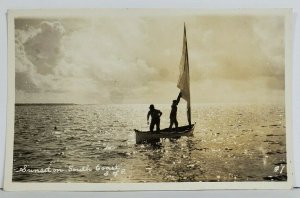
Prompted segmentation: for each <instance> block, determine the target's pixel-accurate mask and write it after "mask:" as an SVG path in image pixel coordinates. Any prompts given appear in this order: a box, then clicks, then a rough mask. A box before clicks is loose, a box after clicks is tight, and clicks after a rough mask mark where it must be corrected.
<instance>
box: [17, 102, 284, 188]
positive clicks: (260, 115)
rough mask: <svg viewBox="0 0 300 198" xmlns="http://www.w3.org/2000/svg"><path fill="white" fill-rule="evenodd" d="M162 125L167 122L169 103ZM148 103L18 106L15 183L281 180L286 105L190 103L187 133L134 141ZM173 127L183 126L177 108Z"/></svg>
mask: <svg viewBox="0 0 300 198" xmlns="http://www.w3.org/2000/svg"><path fill="white" fill-rule="evenodd" d="M155 108H156V109H159V110H161V111H162V113H163V115H162V117H161V128H165V127H168V126H169V113H170V110H171V106H170V105H166V104H156V105H155ZM148 111H149V105H148V104H138V105H133V104H128V105H123V104H122V105H121V104H120V105H78V104H17V105H15V125H14V126H15V129H14V152H13V181H14V182H62V183H66V182H72V183H76V182H78V183H147V182H234V181H240V182H241V181H245V182H246V181H270V182H277V181H286V180H287V164H286V126H285V108H284V105H282V104H280V105H278V104H267V105H266V104H193V105H192V122H193V123H196V127H195V130H194V136H192V137H181V138H180V139H161V141H160V142H159V143H156V144H136V142H135V141H136V140H135V132H134V129H138V130H148V129H149V125H147V113H148ZM177 116H178V122H179V125H180V126H181V125H186V124H187V117H186V107H185V106H184V104H182V105H179V107H178V113H177Z"/></svg>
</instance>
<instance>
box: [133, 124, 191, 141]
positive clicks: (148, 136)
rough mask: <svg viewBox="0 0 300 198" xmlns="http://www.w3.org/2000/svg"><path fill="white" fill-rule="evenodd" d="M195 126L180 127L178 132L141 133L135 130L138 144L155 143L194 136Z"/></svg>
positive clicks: (173, 130)
mask: <svg viewBox="0 0 300 198" xmlns="http://www.w3.org/2000/svg"><path fill="white" fill-rule="evenodd" d="M195 125H196V123H195V124H192V125H186V126H181V127H178V128H177V130H175V129H174V128H173V129H169V128H165V129H162V130H160V131H159V132H156V131H153V132H150V131H139V130H137V129H134V131H135V136H136V144H143V143H155V142H159V141H160V139H161V138H169V139H177V138H180V137H182V136H193V132H194V128H195Z"/></svg>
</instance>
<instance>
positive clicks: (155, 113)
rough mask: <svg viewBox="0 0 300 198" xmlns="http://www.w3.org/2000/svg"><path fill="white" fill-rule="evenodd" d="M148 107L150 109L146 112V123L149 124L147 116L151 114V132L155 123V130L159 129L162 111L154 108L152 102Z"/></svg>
mask: <svg viewBox="0 0 300 198" xmlns="http://www.w3.org/2000/svg"><path fill="white" fill-rule="evenodd" d="M149 109H150V111H149V112H148V115H147V123H148V124H149V117H150V116H151V123H150V132H153V129H154V126H155V125H156V131H159V130H160V128H159V125H160V116H161V115H162V112H161V111H160V110H158V109H155V108H154V105H153V104H152V105H150V107H149Z"/></svg>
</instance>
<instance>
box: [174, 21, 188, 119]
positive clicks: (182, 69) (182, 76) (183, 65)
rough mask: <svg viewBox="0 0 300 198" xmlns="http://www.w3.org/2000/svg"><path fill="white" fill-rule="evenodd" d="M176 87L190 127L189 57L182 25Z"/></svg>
mask: <svg viewBox="0 0 300 198" xmlns="http://www.w3.org/2000/svg"><path fill="white" fill-rule="evenodd" d="M177 87H178V88H179V89H180V91H181V94H182V98H183V99H184V100H186V102H187V119H188V122H189V125H191V94H190V74H189V56H188V47H187V38H186V28H185V24H184V33H183V48H182V56H181V60H180V65H179V79H178V83H177Z"/></svg>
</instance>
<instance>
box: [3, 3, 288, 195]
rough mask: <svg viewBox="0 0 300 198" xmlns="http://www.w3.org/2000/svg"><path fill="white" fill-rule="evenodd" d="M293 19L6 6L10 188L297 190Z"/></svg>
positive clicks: (279, 14)
mask: <svg viewBox="0 0 300 198" xmlns="http://www.w3.org/2000/svg"><path fill="white" fill-rule="evenodd" d="M290 14H291V13H290V12H289V11H287V10H276V11H274V10H271V11H270V10H260V11H254V10H245V11H241V10H240V11H232V12H229V11H228V12H225V11H219V12H217V11H215V12H205V11H201V10H167V9H166V10H151V9H147V10H140V9H111V10H104V9H102V10H101V9H98V10H97V9H95V10H81V11H80V10H36V11H26V10H23V11H22V10H20V11H12V12H10V13H9V15H8V16H9V32H8V36H9V37H10V39H9V47H10V50H9V51H8V52H9V58H10V59H9V72H10V73H9V85H10V88H9V95H8V96H9V97H10V100H9V106H8V107H9V112H8V115H9V116H8V130H7V161H6V177H5V179H6V180H5V182H6V183H5V184H6V186H5V187H6V189H8V190H9V189H17V187H15V188H14V184H16V185H15V186H19V187H20V186H22V185H23V186H28V185H27V184H29V185H30V184H38V185H39V186H41V185H43V184H44V185H51V184H54V187H53V188H51V189H58V188H56V187H55V185H63V184H66V183H68V185H69V186H70V185H72V184H82V183H84V184H96V185H101V184H112V185H113V187H112V189H113V190H114V189H115V190H118V189H119V188H118V184H130V185H138V184H143V186H139V187H138V188H142V189H152V188H151V185H154V184H158V185H159V187H158V186H155V187H154V188H153V189H162V190H164V189H174V190H176V189H181V190H184V189H202V188H229V189H230V188H231V189H232V188H264V185H266V188H291V187H292V184H291V181H292V180H293V178H292V174H291V171H292V170H291V169H292V167H291V159H290V156H289V155H290V154H289V152H291V150H290V148H289V147H290V143H291V142H290V133H291V121H290V119H291V118H290V114H291V110H290V100H291V98H290V97H291V96H290V95H291V94H290V65H289V64H290V50H291V49H290V43H289V42H290V38H289V37H290V29H291V27H290ZM173 184H176V185H173ZM181 184H183V186H181ZM206 184H208V187H207V186H205V185H206ZM219 184H220V185H219ZM240 184H242V186H241V187H239V185H240ZM248 184H249V185H248ZM250 184H251V185H250ZM164 185H166V186H167V187H166V188H164ZM188 185H190V187H187V186H188ZM74 186H76V185H74ZM31 188H32V189H41V187H39V188H37V187H36V188H35V187H34V186H31V187H30V189H31ZM44 188H46V187H44ZM60 188H63V186H60ZM42 189H43V188H42ZM79 189H80V190H82V189H81V188H79ZM87 189H88V188H87ZM95 189H97V188H95ZM109 189H110V190H111V188H109ZM122 189H123V190H124V189H125V190H126V189H128V190H132V189H135V187H132V186H130V187H128V188H126V186H125V187H124V188H122ZM75 190H76V189H75ZM101 190H103V188H102V189H101ZM104 190H105V189H104Z"/></svg>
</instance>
